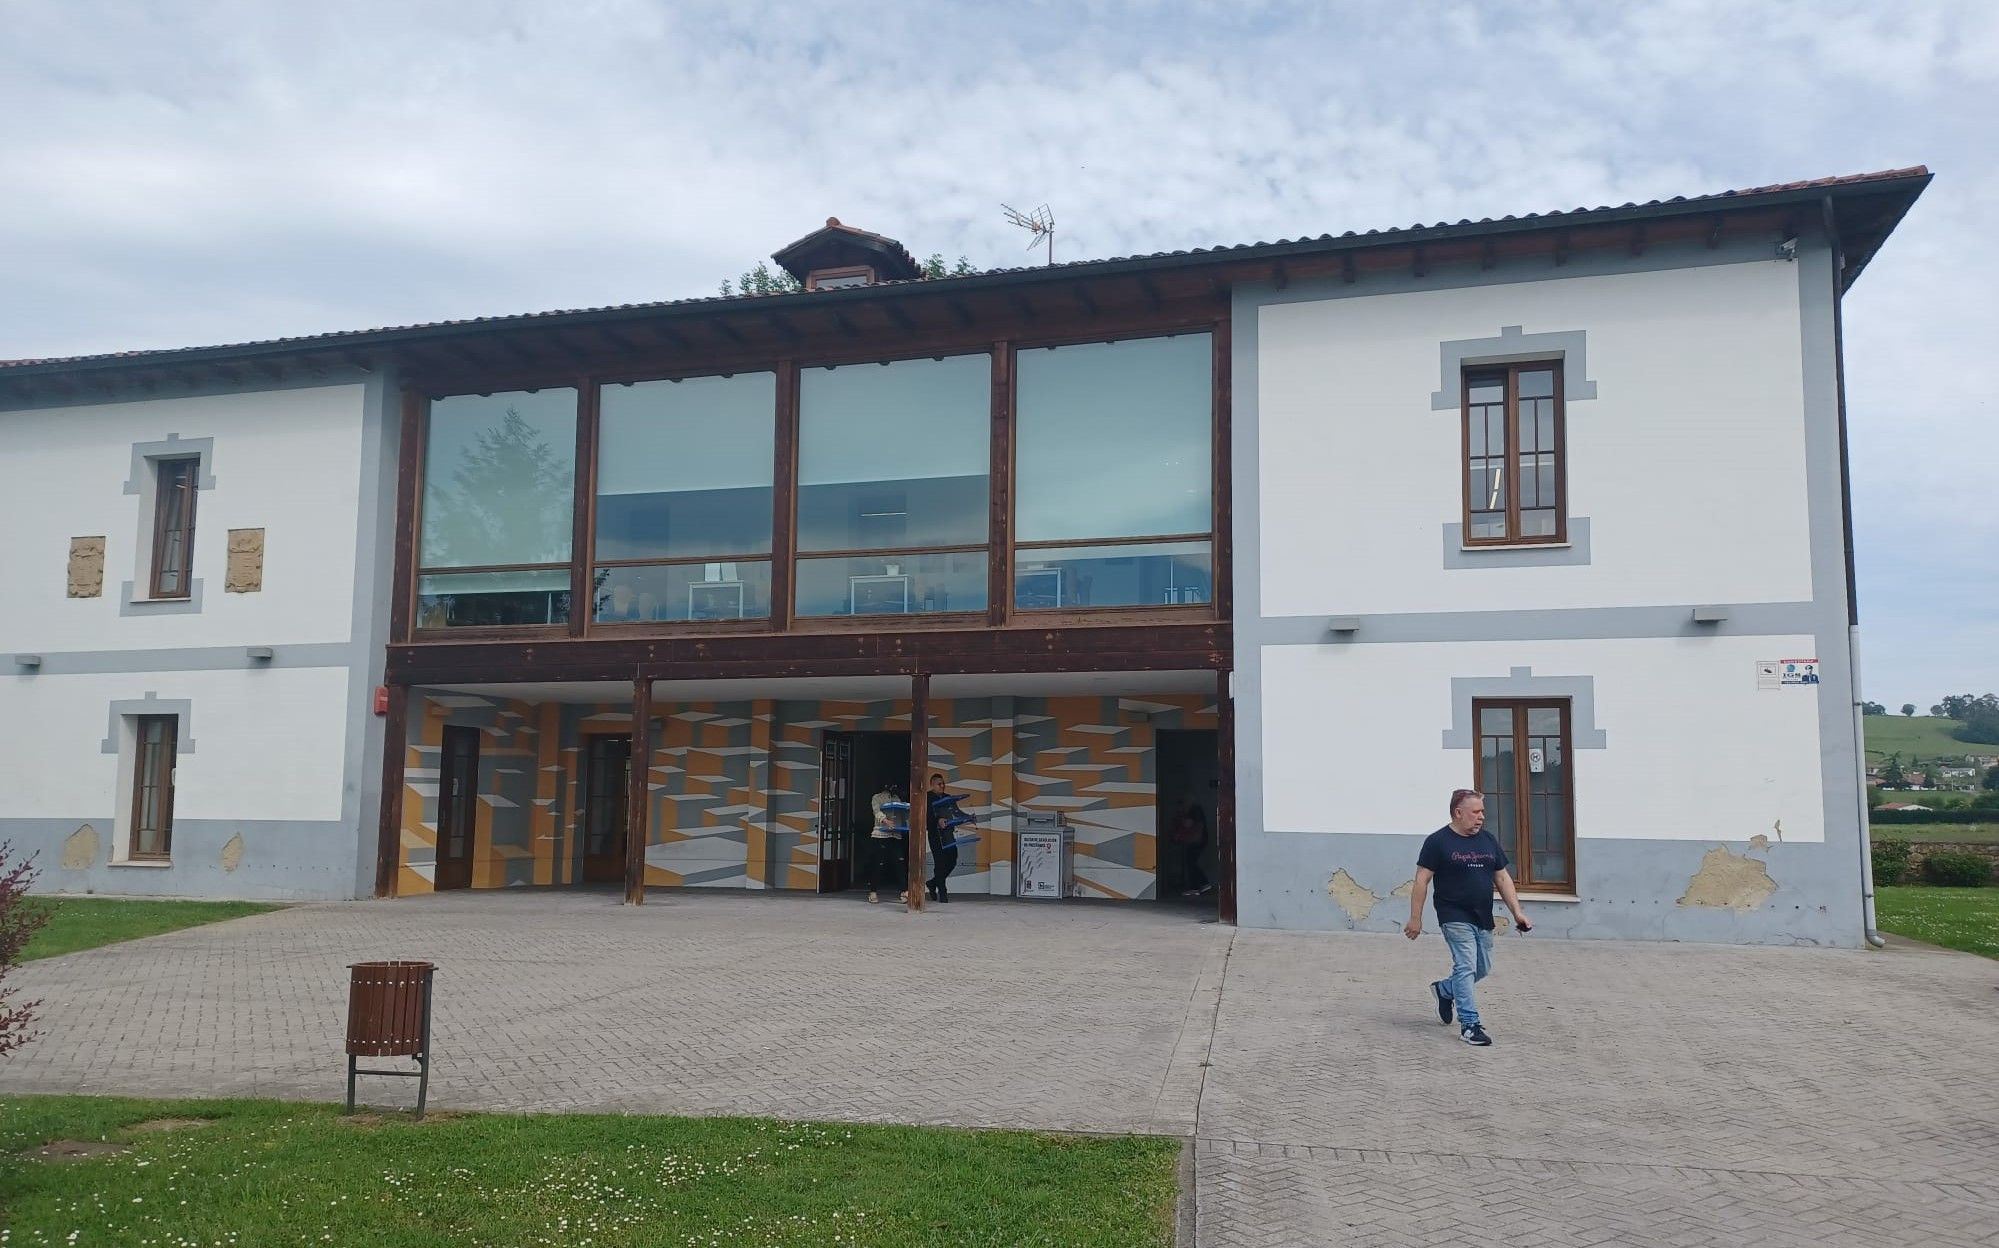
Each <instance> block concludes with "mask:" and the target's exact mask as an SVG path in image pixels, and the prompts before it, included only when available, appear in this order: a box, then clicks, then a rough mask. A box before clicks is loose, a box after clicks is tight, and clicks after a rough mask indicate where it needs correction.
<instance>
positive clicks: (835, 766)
mask: <svg viewBox="0 0 1999 1248" xmlns="http://www.w3.org/2000/svg"><path fill="white" fill-rule="evenodd" d="M859 801H860V798H859V795H857V794H856V793H855V792H854V738H853V737H852V736H851V735H850V734H848V733H844V732H829V733H827V734H826V739H825V741H824V742H823V743H822V744H821V745H820V747H819V891H820V892H822V893H839V892H845V891H846V890H847V889H848V888H850V887H852V886H853V883H854V822H855V818H856V815H857V812H858V805H857V804H858V802H859Z"/></svg>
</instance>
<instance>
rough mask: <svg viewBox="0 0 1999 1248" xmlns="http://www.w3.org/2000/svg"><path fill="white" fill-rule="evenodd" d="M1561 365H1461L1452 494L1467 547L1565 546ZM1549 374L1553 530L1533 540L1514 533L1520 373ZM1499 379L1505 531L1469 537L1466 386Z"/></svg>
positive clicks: (1566, 435) (1516, 524)
mask: <svg viewBox="0 0 1999 1248" xmlns="http://www.w3.org/2000/svg"><path fill="white" fill-rule="evenodd" d="M1562 364H1563V361H1561V360H1559V359H1554V360H1519V361H1515V362H1512V363H1507V364H1466V365H1465V366H1464V367H1463V368H1462V369H1461V370H1460V371H1459V394H1460V398H1459V404H1458V493H1459V495H1460V499H1461V504H1462V505H1461V507H1460V515H1461V518H1462V522H1463V528H1462V530H1461V533H1462V540H1463V544H1464V545H1465V546H1467V547H1471V546H1566V545H1567V544H1568V541H1569V432H1568V404H1567V402H1566V401H1565V400H1564V397H1563V394H1562V388H1563V379H1562ZM1543 370H1552V371H1553V372H1554V374H1555V388H1554V400H1555V531H1554V533H1553V534H1548V535H1541V536H1535V537H1527V536H1522V535H1521V532H1520V374H1521V373H1532V372H1541V371H1543ZM1494 377H1499V378H1504V382H1503V384H1504V386H1505V389H1506V452H1505V456H1506V459H1505V464H1504V471H1505V472H1506V474H1507V482H1508V484H1507V487H1506V532H1505V533H1504V534H1502V535H1500V536H1498V537H1474V536H1473V535H1472V512H1473V510H1474V509H1473V507H1472V496H1471V409H1472V402H1471V391H1472V384H1473V383H1474V382H1475V381H1480V380H1484V379H1488V378H1494Z"/></svg>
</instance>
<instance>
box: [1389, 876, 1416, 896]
mask: <svg viewBox="0 0 1999 1248" xmlns="http://www.w3.org/2000/svg"><path fill="white" fill-rule="evenodd" d="M1415 891H1416V881H1415V880H1404V881H1402V882H1401V883H1400V884H1397V885H1396V886H1395V891H1394V892H1392V893H1390V894H1388V895H1389V896H1390V897H1407V896H1408V895H1409V894H1411V893H1413V892H1415Z"/></svg>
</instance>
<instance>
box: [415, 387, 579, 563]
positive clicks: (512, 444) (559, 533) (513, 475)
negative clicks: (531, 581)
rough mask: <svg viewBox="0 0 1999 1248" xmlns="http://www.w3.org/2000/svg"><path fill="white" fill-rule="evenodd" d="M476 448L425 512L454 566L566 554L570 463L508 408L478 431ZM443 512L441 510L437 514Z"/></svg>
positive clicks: (440, 556) (437, 557)
mask: <svg viewBox="0 0 1999 1248" xmlns="http://www.w3.org/2000/svg"><path fill="white" fill-rule="evenodd" d="M473 438H474V445H473V448H472V449H471V450H469V451H467V452H465V454H464V455H463V457H462V458H461V459H460V461H459V464H458V467H457V468H456V469H455V470H454V471H453V472H452V474H451V486H450V488H448V489H446V490H444V491H442V492H441V493H442V497H441V498H440V499H438V500H437V503H438V506H437V507H436V509H435V511H434V512H433V514H432V515H431V516H426V517H425V520H426V527H429V522H430V521H433V520H434V521H435V522H436V528H435V529H433V530H432V531H433V532H435V533H436V534H437V535H438V537H439V538H440V539H442V540H441V541H440V542H439V546H440V547H441V549H439V550H438V551H436V552H435V554H434V555H432V556H431V559H432V561H433V562H434V563H436V564H438V565H442V566H449V567H479V566H484V565H490V564H509V563H548V562H552V561H553V560H555V559H560V558H565V557H566V552H567V551H568V548H569V531H570V525H571V522H572V517H571V511H570V508H571V500H570V490H571V484H572V483H571V478H572V476H573V473H572V472H571V470H570V465H568V464H567V463H564V462H562V461H560V460H558V459H557V457H556V454H555V452H554V450H552V449H551V448H550V447H549V445H548V443H547V442H546V441H544V440H542V437H541V433H540V431H539V430H538V429H536V428H535V427H534V426H533V425H532V424H529V423H528V421H527V420H526V419H525V418H523V417H522V416H521V414H520V412H519V411H517V410H516V409H514V408H512V407H509V408H508V409H507V411H506V415H504V416H502V417H501V418H500V423H499V424H498V425H496V426H494V427H492V428H490V429H482V430H480V431H479V432H478V433H476V434H474V435H473ZM437 513H442V514H437Z"/></svg>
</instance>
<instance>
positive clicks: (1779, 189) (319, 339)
mask: <svg viewBox="0 0 1999 1248" xmlns="http://www.w3.org/2000/svg"><path fill="white" fill-rule="evenodd" d="M1929 176H1930V171H1929V168H1928V167H1927V166H1925V165H1911V166H1908V167H1907V168H1902V169H1887V170H1882V171H1879V172H1875V173H1857V174H1847V175H1843V176H1840V177H1831V178H1812V179H1807V180H1804V181H1798V182H1777V183H1772V184H1770V185H1768V186H1754V187H1748V188H1745V189H1741V190H1733V191H1720V192H1716V193H1714V194H1709V195H1693V196H1687V195H1675V196H1673V197H1672V198H1670V199H1651V200H1646V201H1644V202H1643V203H1638V202H1629V201H1628V202H1626V203H1623V204H1602V205H1598V206H1597V207H1594V208H1591V207H1577V208H1569V209H1556V210H1553V211H1549V212H1539V213H1535V212H1530V213H1524V214H1520V215H1508V216H1503V217H1480V218H1478V219H1477V220H1476V221H1474V220H1472V219H1471V218H1469V217H1466V218H1460V219H1459V220H1457V221H1438V222H1435V223H1434V224H1423V223H1418V224H1415V225H1408V226H1398V227H1393V228H1390V229H1372V230H1366V231H1356V230H1348V231H1346V232H1345V233H1343V234H1338V235H1335V234H1319V235H1316V236H1301V237H1299V238H1280V239H1275V240H1272V241H1269V242H1254V243H1234V244H1224V245H1219V246H1214V247H1189V248H1179V249H1175V250H1172V251H1155V252H1147V253H1141V254H1136V255H1130V256H1110V257H1102V258H1098V259H1094V260H1069V261H1064V262H1063V263H1060V264H1056V265H1033V266H1020V267H1013V268H1001V269H985V270H981V271H980V272H978V273H975V274H968V275H966V276H963V277H945V278H913V279H908V280H904V281H892V282H881V283H878V284H876V285H874V286H869V287H864V288H859V289H854V290H845V291H839V292H810V291H791V292H776V293H772V294H750V295H741V294H738V295H707V296H696V297H693V298H686V299H663V300H657V301H654V302H647V303H619V304H607V305H604V306H601V307H591V308H558V309H551V310H548V311H543V312H526V313H515V314H508V315H502V316H479V317H466V318H461V319H456V320H443V321H428V322H422V323H418V324H411V325H397V326H382V327H378V328H374V329H356V330H336V331H332V332H328V333H320V334H305V335H299V336H294V337H288V338H271V339H261V340H254V341H249V342H238V343H226V344H221V345H216V346H203V347H170V348H161V349H155V350H142V351H115V352H108V353H102V354H97V355H77V356H62V357H53V358H48V359H30V360H4V361H0V373H5V372H6V371H7V370H9V369H17V368H33V367H38V366H40V367H45V366H49V365H63V366H72V365H97V364H111V365H115V364H116V363H118V362H121V361H128V362H136V361H138V360H141V359H143V360H147V361H157V362H159V363H161V364H171V363H172V361H173V359H174V357H176V356H180V355H188V354H191V353H200V354H201V355H203V356H209V357H213V356H226V355H228V354H230V353H232V352H241V353H246V354H248V353H256V354H269V353H272V352H275V351H315V350H340V349H343V348H357V349H358V348H362V347H368V346H372V345H376V341H375V340H377V339H381V338H387V337H390V336H393V335H401V334H412V333H417V332H421V331H434V330H447V329H498V328H502V327H514V326H519V327H525V328H532V327H534V326H535V325H536V324H538V323H541V322H548V321H558V320H561V319H563V318H567V317H591V316H606V317H608V316H609V315H611V314H616V313H646V312H660V311H666V310H669V309H673V310H693V309H713V310H718V311H720V310H725V309H728V308H731V307H735V306H740V305H750V304H756V303H760V302H771V301H778V300H795V299H810V298H816V297H823V296H824V295H825V294H827V293H837V294H840V295H843V296H855V295H865V294H866V293H867V292H875V291H885V290H895V289H898V288H907V287H912V286H919V285H920V286H929V287H935V286H937V285H939V284H940V283H968V284H986V283H990V282H991V281H992V279H995V278H1001V279H1005V278H1010V277H1018V278H1019V279H1020V280H1022V281H1027V280H1032V279H1040V280H1046V278H1047V277H1048V275H1049V274H1051V273H1062V274H1068V275H1071V276H1074V275H1077V274H1079V273H1084V272H1087V271H1090V270H1115V269H1117V268H1118V267H1119V266H1153V267H1158V266H1161V265H1162V264H1164V263H1170V262H1173V261H1178V260H1187V261H1195V262H1202V263H1205V262H1213V261H1215V260H1218V259H1220V260H1233V259H1240V258H1243V257H1245V256H1249V255H1254V254H1256V253H1259V252H1269V251H1279V250H1284V249H1293V250H1309V249H1312V248H1314V247H1315V246H1322V245H1326V244H1334V245H1337V244H1340V243H1342V242H1345V241H1346V240H1363V245H1388V244H1392V243H1396V242H1400V241H1403V240H1404V239H1406V238H1408V237H1409V236H1412V235H1418V234H1424V235H1427V234H1430V233H1432V232H1434V231H1439V230H1445V231H1450V232H1451V233H1452V234H1453V235H1455V236H1459V237H1462V236H1465V235H1468V234H1469V235H1477V234H1479V233H1481V232H1483V230H1484V229H1485V228H1487V227H1490V228H1493V229H1498V228H1502V227H1518V226H1522V225H1526V226H1529V227H1533V228H1545V227H1547V226H1552V225H1556V224H1562V223H1569V222H1574V221H1577V220H1578V219H1584V220H1587V219H1589V218H1596V217H1612V218H1615V217H1620V216H1623V215H1627V214H1630V215H1641V216H1643V215H1650V216H1659V215H1677V213H1678V212H1680V211H1687V212H1696V211H1700V210H1702V209H1703V208H1707V207H1710V206H1725V205H1728V204H1730V203H1731V201H1739V200H1745V199H1754V198H1761V197H1767V196H1779V195H1783V196H1789V195H1794V194H1796V193H1798V192H1805V191H1828V190H1836V191H1852V190H1854V189H1856V188H1865V187H1868V186H1871V185H1874V184H1887V183H1897V182H1904V181H1907V180H1912V179H1917V178H1921V179H1925V180H1927V179H1928V178H1929ZM1919 191H1920V187H1918V188H1916V189H1915V190H1914V191H1910V192H1909V198H1910V199H1913V198H1914V195H1915V194H1916V193H1918V192H1919ZM1661 209H1664V210H1667V212H1663V213H1662V212H1659V211H1657V210H1661ZM1896 215H1897V217H1899V215H1900V214H1899V213H1897V214H1896ZM1892 225H1893V222H1892V221H1891V222H1890V228H1892ZM841 228H842V229H844V230H850V231H852V232H853V233H856V234H866V233H867V231H864V230H855V229H854V228H853V227H852V226H842V227H841ZM1884 236H1885V231H1884ZM808 237H810V236H808ZM876 237H879V236H876ZM1878 241H1879V240H1875V242H1876V243H1877V244H1878ZM1870 250H1871V248H1870ZM1865 259H1866V257H1865V256H1862V257H1860V259H1859V263H1865ZM1858 267H1859V265H1858V264H1850V265H1849V280H1850V279H1851V275H1852V274H1853V273H1855V272H1857V271H1858Z"/></svg>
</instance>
